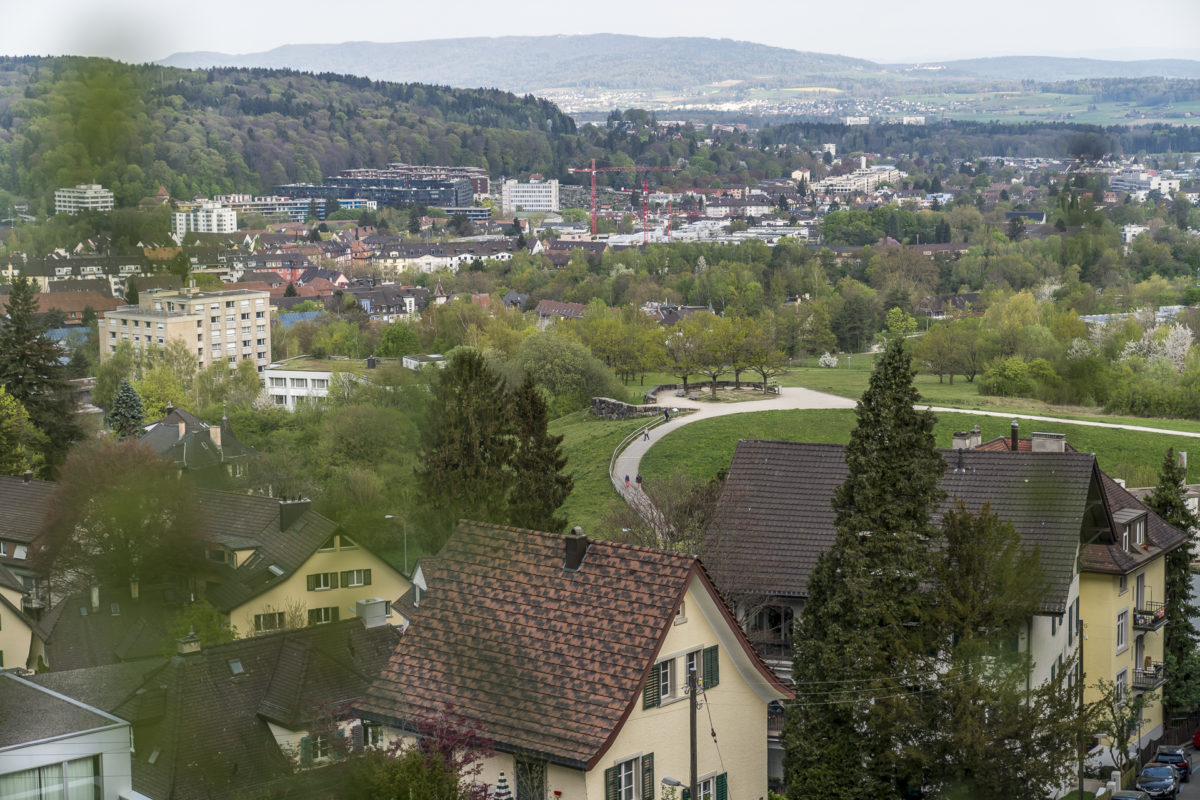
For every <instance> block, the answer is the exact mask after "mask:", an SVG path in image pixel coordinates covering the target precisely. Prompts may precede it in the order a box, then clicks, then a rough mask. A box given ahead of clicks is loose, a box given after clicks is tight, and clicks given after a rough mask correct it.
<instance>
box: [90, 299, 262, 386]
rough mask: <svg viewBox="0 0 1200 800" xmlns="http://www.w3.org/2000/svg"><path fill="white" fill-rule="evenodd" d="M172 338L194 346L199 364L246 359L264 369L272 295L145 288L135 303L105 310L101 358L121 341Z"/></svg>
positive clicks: (154, 344) (137, 346) (152, 344)
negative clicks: (149, 289)
mask: <svg viewBox="0 0 1200 800" xmlns="http://www.w3.org/2000/svg"><path fill="white" fill-rule="evenodd" d="M173 339H174V340H178V341H181V342H183V343H185V344H186V345H187V346H188V349H189V350H191V351H193V352H195V354H196V360H197V362H198V363H199V366H200V367H201V368H203V367H205V366H208V365H209V364H214V363H216V362H217V361H228V362H229V364H230V365H234V364H236V363H237V362H239V361H245V360H247V359H249V360H251V361H253V362H254V365H255V366H256V367H257V368H258V371H259V372H262V370H263V369H265V368H266V366H267V365H268V364H269V363H271V295H270V293H268V292H263V291H253V290H246V289H229V290H221V291H213V292H204V291H199V290H197V289H182V290H165V289H164V290H157V291H148V292H143V293H142V294H141V295H140V296H139V298H138V304H137V305H136V306H121V307H120V308H118V309H117V310H115V311H109V312H107V313H106V314H105V315H104V319H103V320H102V321H101V323H100V359H101V361H104V360H106V359H108V358H110V357H111V356H112V354H113V352H114V351H115V350H116V349H117V345H118V344H119V343H121V342H123V341H127V342H129V343H130V344H131V345H132V346H133V349H134V350H149V349H151V348H157V349H162V348H164V347H166V346H167V343H168V342H169V341H171V340H173Z"/></svg>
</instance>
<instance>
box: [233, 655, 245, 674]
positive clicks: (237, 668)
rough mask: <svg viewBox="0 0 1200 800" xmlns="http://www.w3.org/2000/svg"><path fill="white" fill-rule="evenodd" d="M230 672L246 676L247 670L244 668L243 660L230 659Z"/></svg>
mask: <svg viewBox="0 0 1200 800" xmlns="http://www.w3.org/2000/svg"><path fill="white" fill-rule="evenodd" d="M229 671H230V672H231V673H232V674H234V675H245V674H246V669H245V667H243V666H242V661H241V659H238V658H231V659H229Z"/></svg>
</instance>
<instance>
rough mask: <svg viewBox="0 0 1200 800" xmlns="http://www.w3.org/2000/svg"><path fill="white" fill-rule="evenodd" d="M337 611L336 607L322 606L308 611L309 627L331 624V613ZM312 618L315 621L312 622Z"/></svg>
mask: <svg viewBox="0 0 1200 800" xmlns="http://www.w3.org/2000/svg"><path fill="white" fill-rule="evenodd" d="M335 610H337V609H336V606H322V607H321V608H310V609H309V610H308V614H309V617H308V624H309V625H328V624H329V623H331V622H333V621H334V620H333V612H334V611H335ZM314 616H315V617H316V621H314Z"/></svg>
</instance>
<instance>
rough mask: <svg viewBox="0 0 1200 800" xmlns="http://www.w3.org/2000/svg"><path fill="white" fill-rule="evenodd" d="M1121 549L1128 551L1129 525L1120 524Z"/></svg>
mask: <svg viewBox="0 0 1200 800" xmlns="http://www.w3.org/2000/svg"><path fill="white" fill-rule="evenodd" d="M1121 549H1122V550H1124V551H1126V552H1129V526H1128V525H1122V526H1121Z"/></svg>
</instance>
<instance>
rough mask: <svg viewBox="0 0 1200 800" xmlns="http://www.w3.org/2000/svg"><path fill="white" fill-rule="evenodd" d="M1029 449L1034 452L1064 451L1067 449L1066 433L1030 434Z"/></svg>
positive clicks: (1035, 432)
mask: <svg viewBox="0 0 1200 800" xmlns="http://www.w3.org/2000/svg"><path fill="white" fill-rule="evenodd" d="M1030 439H1031V440H1032V443H1031V445H1030V447H1031V449H1032V450H1033V452H1035V453H1065V452H1066V451H1067V435H1066V434H1065V433H1038V432H1037V431H1034V432H1033V433H1031V434H1030Z"/></svg>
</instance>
